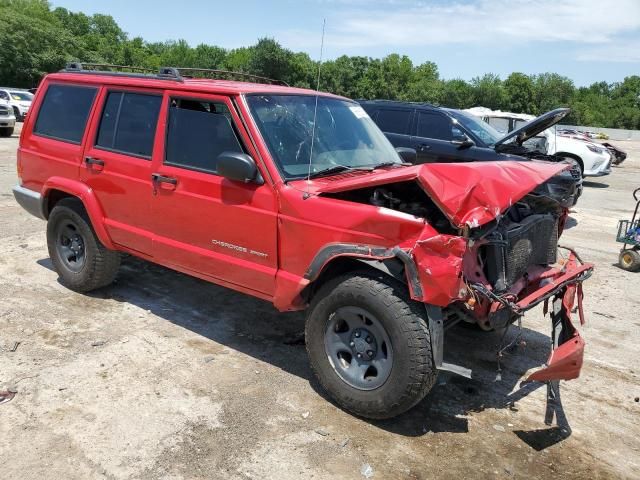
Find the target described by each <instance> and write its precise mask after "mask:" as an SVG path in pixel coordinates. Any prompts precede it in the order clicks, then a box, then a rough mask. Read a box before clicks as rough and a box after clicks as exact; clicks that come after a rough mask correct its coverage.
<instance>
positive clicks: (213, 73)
mask: <svg viewBox="0 0 640 480" xmlns="http://www.w3.org/2000/svg"><path fill="white" fill-rule="evenodd" d="M175 69H176V70H177V71H178V73H179V74H181V75H183V76H185V77H196V76H198V75H203V76H204V78H212V79H219V80H234V77H235V78H241V79H243V80H250V81H252V82H254V83H266V84H269V85H283V86H285V87H288V86H289V84H288V83H287V82H285V81H283V80H274V79H273V78H267V77H261V76H260V75H253V74H251V73H245V72H232V71H229V70H213V69H210V68H186V67H175ZM192 74H195V75H192ZM241 81H242V80H241Z"/></svg>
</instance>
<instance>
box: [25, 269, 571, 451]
mask: <svg viewBox="0 0 640 480" xmlns="http://www.w3.org/2000/svg"><path fill="white" fill-rule="evenodd" d="M37 263H38V264H39V265H41V266H43V267H45V268H47V269H50V270H53V267H52V264H51V260H50V259H49V258H46V259H41V260H39V261H38V262H37ZM88 295H89V296H91V297H93V298H105V299H113V300H117V301H120V302H126V303H129V304H132V305H135V306H137V307H139V308H142V309H144V310H147V311H150V312H151V313H153V314H154V315H157V316H158V317H160V318H163V319H165V320H167V321H169V322H171V323H172V324H174V325H178V326H180V327H182V328H185V329H187V330H190V331H192V332H194V333H196V334H198V335H201V336H203V337H206V338H209V339H211V340H213V341H215V342H217V343H219V344H221V345H224V346H226V347H229V348H232V349H234V350H237V351H239V352H242V353H244V354H246V355H249V356H251V357H253V358H255V359H258V360H261V361H264V362H266V363H269V364H271V365H273V366H275V367H277V368H280V369H282V370H283V371H285V372H287V373H290V374H293V375H296V376H298V377H301V378H303V379H305V380H307V381H309V383H310V385H311V387H312V388H313V389H314V390H315V391H316V392H317V393H318V394H319V395H321V396H322V397H323V398H325V399H326V400H327V401H331V399H330V398H329V397H328V396H327V394H326V393H325V392H324V390H323V389H322V388H321V386H320V385H319V383H318V382H317V380H316V379H315V377H314V376H313V373H312V371H311V368H310V366H309V362H308V358H307V354H306V349H305V348H304V337H303V332H304V314H303V313H300V312H292V313H280V312H278V311H277V310H276V309H275V308H274V307H273V306H272V305H271V304H270V303H268V302H265V301H262V300H259V299H256V298H253V297H250V296H247V295H243V294H241V293H238V292H235V291H233V290H230V289H227V288H224V287H220V286H217V285H214V284H211V283H208V282H205V281H203V280H199V279H197V278H194V277H191V276H188V275H184V274H181V273H179V272H175V271H173V270H169V269H167V268H164V267H161V266H159V265H155V264H152V263H149V262H145V261H143V260H139V259H137V258H134V257H130V256H124V258H123V262H122V266H121V268H120V271H119V274H118V278H117V280H116V282H115V283H114V284H113V285H111V286H109V287H106V288H103V289H100V290H98V291H95V292H92V293H90V294H88ZM516 330H517V329H516V327H511V329H510V330H509V331H508V332H507V335H506V336H505V338H504V343H505V344H506V343H509V342H510V341H511V340H513V339H514V338H515V336H516ZM501 340H502V333H501V332H483V331H481V330H479V329H475V328H464V327H463V326H455V327H454V328H452V329H450V330H448V331H447V332H446V335H445V362H449V363H453V364H456V365H458V366H461V367H463V368H464V369H468V370H467V371H469V372H470V375H469V377H470V378H467V377H465V376H461V375H458V374H455V373H450V372H440V375H439V376H438V380H437V382H436V385H435V386H434V387H433V389H432V390H431V392H430V393H429V394H428V395H427V397H426V398H425V399H424V400H423V401H422V402H420V403H419V404H418V405H417V406H416V407H414V408H413V409H411V410H410V411H409V412H407V413H405V414H402V415H400V416H398V417H396V418H394V419H391V420H384V421H371V420H366V421H368V422H369V423H371V424H372V425H375V426H377V427H378V428H382V429H384V430H387V431H390V432H394V433H397V434H400V435H403V436H411V437H415V436H421V435H424V434H426V433H428V432H453V433H466V432H468V430H469V429H468V422H467V420H466V418H464V416H465V415H468V414H469V413H472V412H481V411H483V410H485V409H511V410H514V411H515V410H517V402H518V400H520V399H522V398H523V397H525V396H527V395H528V394H530V393H531V392H533V391H534V390H536V389H538V388H539V387H543V386H544V384H540V383H530V384H526V385H524V386H522V388H520V389H516V390H515V391H514V388H515V387H516V386H517V385H518V383H519V382H520V380H521V378H522V375H523V373H524V372H526V371H527V370H529V369H531V368H534V367H538V366H541V365H543V364H544V362H545V361H546V359H547V356H548V350H549V338H548V337H547V336H546V335H543V334H541V333H539V332H536V331H533V330H529V329H527V328H523V329H522V341H523V342H524V343H526V347H524V348H523V347H517V350H518V351H516V352H513V353H508V354H505V356H504V357H503V359H502V362H501V364H502V371H501V375H500V376H501V378H500V379H499V380H497V379H496V376H497V372H498V370H497V367H498V364H497V361H496V359H497V356H496V352H497V350H498V348H499V345H500V343H501ZM203 356H204V355H203ZM554 405H555V406H554V407H553V408H555V412H556V416H557V419H558V427H557V428H556V427H552V428H550V429H543V430H540V431H538V430H535V431H532V432H514V433H515V434H516V435H518V436H519V438H521V439H522V440H523V441H524V442H525V443H527V444H530V445H531V446H532V447H533V448H538V447H539V446H541V445H546V446H549V445H552V444H553V443H557V441H560V440H562V439H563V438H566V436H568V435H566V436H563V435H564V434H562V435H561V434H559V433H558V428H560V429H561V430H562V431H563V432H567V431H568V432H570V428H569V427H568V424H567V423H566V418H565V417H564V414H563V412H562V405H561V403H560V401H559V396H558V398H557V399H556V403H555V404H554ZM541 420H542V419H541ZM543 448H544V447H543Z"/></svg>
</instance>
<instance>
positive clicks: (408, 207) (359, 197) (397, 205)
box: [322, 181, 457, 234]
mask: <svg viewBox="0 0 640 480" xmlns="http://www.w3.org/2000/svg"><path fill="white" fill-rule="evenodd" d="M322 195H323V196H325V197H329V198H335V199H337V200H346V201H349V202H357V203H363V204H368V205H373V206H375V207H383V208H388V209H391V210H396V211H398V212H402V213H406V214H409V215H413V216H414V217H417V218H423V219H425V220H426V221H427V222H428V223H429V224H431V225H432V226H433V228H435V229H436V230H437V231H438V232H440V233H449V234H456V233H457V231H456V229H455V228H453V226H452V225H451V222H449V220H448V219H447V217H445V215H444V214H443V213H442V211H441V210H440V209H439V208H438V206H437V205H436V204H435V203H434V202H433V200H431V198H429V196H428V195H427V194H426V193H425V191H424V190H423V189H422V187H421V186H420V185H419V184H418V183H417V182H415V181H411V182H398V183H389V184H386V185H380V186H377V187H365V188H359V189H356V190H348V191H345V192H338V193H324V194H322Z"/></svg>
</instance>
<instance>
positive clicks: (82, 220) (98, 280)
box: [47, 198, 120, 293]
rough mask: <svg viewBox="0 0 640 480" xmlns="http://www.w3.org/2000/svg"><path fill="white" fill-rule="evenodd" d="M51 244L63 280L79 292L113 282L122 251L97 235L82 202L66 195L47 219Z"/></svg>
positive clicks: (55, 264)
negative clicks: (107, 244) (103, 241)
mask: <svg viewBox="0 0 640 480" xmlns="http://www.w3.org/2000/svg"><path fill="white" fill-rule="evenodd" d="M47 247H48V249H49V256H50V258H51V261H52V262H53V266H54V268H55V270H56V272H57V273H58V275H60V281H61V283H62V284H63V285H64V286H66V287H68V288H70V289H71V290H74V291H76V292H80V293H84V292H90V291H91V290H95V289H97V288H100V287H104V286H106V285H109V284H110V283H111V282H113V280H114V279H115V277H116V274H117V272H118V268H119V266H120V254H119V253H118V252H116V251H113V250H109V249H107V248H106V247H105V246H104V245H102V243H100V240H98V237H97V236H96V234H95V232H94V230H93V227H92V226H91V220H89V216H88V215H87V212H86V211H85V209H84V207H83V205H82V203H81V202H80V201H79V200H78V199H75V198H63V199H62V200H60V201H59V202H58V203H57V204H56V206H55V207H54V208H53V210H52V211H51V214H50V215H49V221H48V222H47Z"/></svg>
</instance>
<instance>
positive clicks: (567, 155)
mask: <svg viewBox="0 0 640 480" xmlns="http://www.w3.org/2000/svg"><path fill="white" fill-rule="evenodd" d="M555 155H556V156H558V157H565V158H571V159H573V160H575V161H576V162H578V165H579V166H580V170H582V174H583V175H584V161H583V160H582V158H581V157H579V156H578V155H576V154H575V153H569V152H556V153H555Z"/></svg>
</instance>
